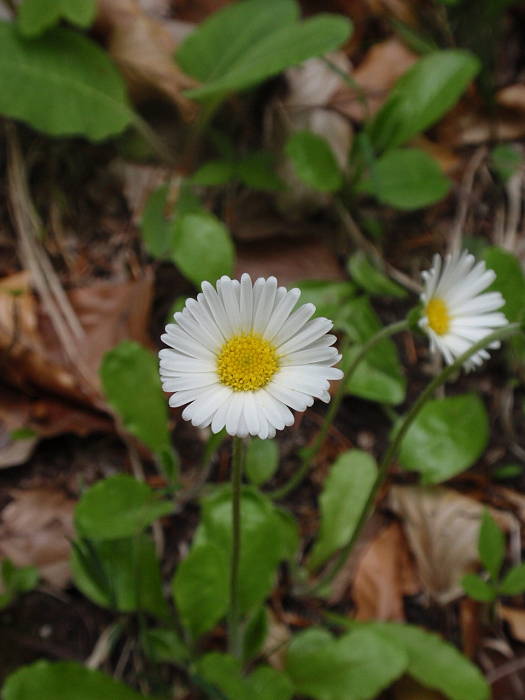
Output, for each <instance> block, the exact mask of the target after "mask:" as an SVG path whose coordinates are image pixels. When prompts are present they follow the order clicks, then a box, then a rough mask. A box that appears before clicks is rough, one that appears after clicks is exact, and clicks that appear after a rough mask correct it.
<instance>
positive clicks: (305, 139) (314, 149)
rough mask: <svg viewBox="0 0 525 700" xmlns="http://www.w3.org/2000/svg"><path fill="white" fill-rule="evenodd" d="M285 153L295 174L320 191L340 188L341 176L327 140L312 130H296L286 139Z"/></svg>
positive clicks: (331, 190)
mask: <svg viewBox="0 0 525 700" xmlns="http://www.w3.org/2000/svg"><path fill="white" fill-rule="evenodd" d="M285 153H286V155H287V156H288V157H289V158H290V160H291V161H292V164H293V167H294V170H295V173H296V175H297V176H298V177H299V178H300V179H301V180H302V181H303V182H304V183H305V184H306V185H308V186H309V187H313V188H314V189H315V190H319V191H320V192H336V191H337V190H339V189H341V186H342V184H343V176H342V173H341V170H340V168H339V165H338V164H337V161H336V159H335V156H334V154H333V152H332V149H331V148H330V146H329V145H328V142H327V141H326V140H325V139H324V138H322V137H321V136H318V135H317V134H314V133H313V132H312V131H296V132H294V133H293V134H292V135H291V136H290V138H289V139H288V141H287V143H286V146H285Z"/></svg>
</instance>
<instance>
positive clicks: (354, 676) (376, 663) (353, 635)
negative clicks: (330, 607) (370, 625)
mask: <svg viewBox="0 0 525 700" xmlns="http://www.w3.org/2000/svg"><path fill="white" fill-rule="evenodd" d="M407 663H408V659H407V655H406V653H405V652H404V650H403V649H402V648H399V646H398V645H397V646H396V645H395V644H392V643H391V642H390V641H387V640H386V639H381V638H380V637H379V636H378V635H377V634H374V633H372V632H368V631H367V630H366V629H359V630H356V631H351V632H348V633H346V634H345V635H343V636H342V637H340V638H339V639H337V640H336V639H333V637H332V636H331V635H330V634H329V633H328V632H327V631H326V630H323V629H314V628H311V629H309V630H307V631H306V632H302V633H300V634H298V635H296V636H295V637H294V638H293V639H292V642H291V644H290V647H289V649H288V654H287V658H286V672H287V673H288V675H289V676H290V679H291V681H292V683H293V684H294V687H295V691H296V694H297V695H305V696H306V697H309V698H316V700H372V699H373V698H376V697H377V696H378V695H379V693H380V692H381V691H382V690H383V689H384V688H386V687H388V686H389V685H390V684H391V683H392V681H394V680H395V679H396V678H398V677H399V676H401V675H402V674H403V672H404V671H405V669H406V667H407Z"/></svg>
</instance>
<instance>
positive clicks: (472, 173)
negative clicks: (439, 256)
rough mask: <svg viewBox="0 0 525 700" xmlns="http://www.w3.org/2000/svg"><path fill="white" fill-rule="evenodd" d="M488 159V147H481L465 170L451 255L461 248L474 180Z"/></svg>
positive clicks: (450, 239)
mask: <svg viewBox="0 0 525 700" xmlns="http://www.w3.org/2000/svg"><path fill="white" fill-rule="evenodd" d="M486 157H487V147H486V146H481V147H480V148H478V149H477V150H476V151H475V152H474V155H473V156H472V158H471V159H470V160H469V162H468V163H467V167H466V168H465V173H464V175H463V180H462V182H461V186H460V188H459V195H458V196H459V205H458V210H457V213H456V220H455V222H454V225H453V227H452V232H451V234H450V238H449V244H448V248H449V252H450V253H452V252H454V251H455V250H459V249H460V248H461V241H462V238H463V228H464V226H465V221H466V219H467V214H468V210H469V205H470V196H471V194H472V188H473V187H474V180H475V178H476V174H477V172H478V170H479V168H480V167H481V165H482V163H483V161H484V160H485V158H486Z"/></svg>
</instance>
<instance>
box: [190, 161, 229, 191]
mask: <svg viewBox="0 0 525 700" xmlns="http://www.w3.org/2000/svg"><path fill="white" fill-rule="evenodd" d="M234 174H235V163H234V162H232V161H231V160H226V159H224V158H219V159H217V160H209V161H208V162H207V163H204V165H203V166H201V167H200V168H199V169H198V170H197V172H196V173H194V174H193V175H192V177H191V181H192V182H193V184H195V185H208V186H209V185H225V184H226V183H227V182H230V180H232V179H233V176H234Z"/></svg>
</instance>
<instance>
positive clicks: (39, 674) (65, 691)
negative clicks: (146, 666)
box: [2, 661, 146, 700]
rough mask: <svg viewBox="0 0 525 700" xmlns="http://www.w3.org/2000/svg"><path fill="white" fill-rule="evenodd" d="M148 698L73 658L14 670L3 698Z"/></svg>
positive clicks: (121, 699) (125, 699)
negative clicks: (72, 659)
mask: <svg viewBox="0 0 525 700" xmlns="http://www.w3.org/2000/svg"><path fill="white" fill-rule="evenodd" d="M29 698H40V700H58V698H60V700H93V699H94V698H97V700H106V699H107V700H109V699H110V698H111V700H146V698H145V696H144V695H139V694H138V693H136V692H135V691H134V690H131V688H128V687H127V686H125V685H124V684H123V683H119V682H118V681H116V680H114V679H113V678H111V677H110V676H107V675H106V674H105V673H101V672H100V671H94V670H92V669H89V668H86V667H85V666H82V665H81V664H77V663H75V662H73V661H59V662H58V663H51V662H49V661H37V662H36V663H34V664H31V665H30V666H22V667H21V668H19V669H18V670H16V671H15V672H14V673H12V674H11V675H10V676H9V677H8V679H7V681H6V683H5V685H4V687H3V690H2V700H28V699H29Z"/></svg>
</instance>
